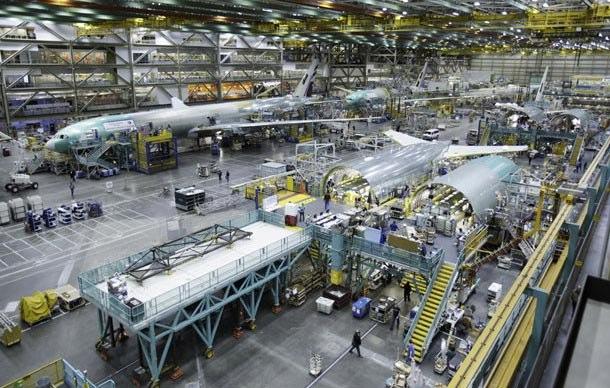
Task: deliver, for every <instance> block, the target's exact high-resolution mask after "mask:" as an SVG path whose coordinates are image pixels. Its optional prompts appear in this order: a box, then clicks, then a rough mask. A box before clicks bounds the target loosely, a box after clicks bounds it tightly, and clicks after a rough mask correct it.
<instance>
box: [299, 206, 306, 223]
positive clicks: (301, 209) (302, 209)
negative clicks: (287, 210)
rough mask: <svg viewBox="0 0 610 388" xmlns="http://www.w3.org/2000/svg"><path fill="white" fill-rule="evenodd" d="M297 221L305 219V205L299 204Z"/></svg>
mask: <svg viewBox="0 0 610 388" xmlns="http://www.w3.org/2000/svg"><path fill="white" fill-rule="evenodd" d="M299 221H305V205H304V204H300V205H299Z"/></svg>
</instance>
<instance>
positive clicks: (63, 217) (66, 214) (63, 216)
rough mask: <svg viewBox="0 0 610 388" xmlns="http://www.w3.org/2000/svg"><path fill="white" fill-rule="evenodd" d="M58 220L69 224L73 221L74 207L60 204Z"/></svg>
mask: <svg viewBox="0 0 610 388" xmlns="http://www.w3.org/2000/svg"><path fill="white" fill-rule="evenodd" d="M57 220H58V221H59V223H60V224H64V225H69V224H71V223H72V209H70V207H69V206H67V205H59V207H58V208H57Z"/></svg>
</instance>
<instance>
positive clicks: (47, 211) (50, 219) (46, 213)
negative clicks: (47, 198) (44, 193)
mask: <svg viewBox="0 0 610 388" xmlns="http://www.w3.org/2000/svg"><path fill="white" fill-rule="evenodd" d="M42 219H43V220H44V226H46V227H47V228H49V229H51V228H54V227H56V226H57V213H55V210H53V209H51V208H50V207H47V208H44V210H43V211H42Z"/></svg>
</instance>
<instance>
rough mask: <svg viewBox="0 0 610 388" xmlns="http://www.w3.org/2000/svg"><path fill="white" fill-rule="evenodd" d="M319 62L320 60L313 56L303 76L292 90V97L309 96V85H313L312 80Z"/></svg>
mask: <svg viewBox="0 0 610 388" xmlns="http://www.w3.org/2000/svg"><path fill="white" fill-rule="evenodd" d="M319 64H320V61H319V60H318V58H314V59H313V60H312V61H311V66H309V69H307V73H305V75H304V76H303V78H301V81H299V84H298V85H297V88H296V89H295V90H294V94H293V97H307V96H311V87H312V85H313V80H314V78H315V77H316V74H317V72H318V66H319Z"/></svg>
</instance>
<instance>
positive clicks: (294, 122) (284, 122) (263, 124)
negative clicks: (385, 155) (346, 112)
mask: <svg viewBox="0 0 610 388" xmlns="http://www.w3.org/2000/svg"><path fill="white" fill-rule="evenodd" d="M380 118H381V117H377V116H376V117H370V119H371V120H373V119H380ZM368 119H369V117H361V118H342V119H314V120H274V121H259V122H255V123H249V122H240V123H226V124H218V125H212V126H208V127H205V129H206V130H207V131H213V130H223V129H224V130H228V129H239V128H258V127H273V126H282V125H299V124H318V123H344V122H349V121H366V120H368Z"/></svg>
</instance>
